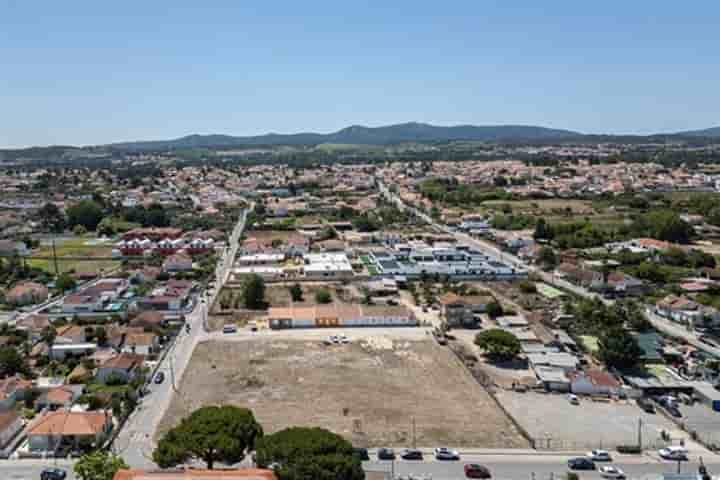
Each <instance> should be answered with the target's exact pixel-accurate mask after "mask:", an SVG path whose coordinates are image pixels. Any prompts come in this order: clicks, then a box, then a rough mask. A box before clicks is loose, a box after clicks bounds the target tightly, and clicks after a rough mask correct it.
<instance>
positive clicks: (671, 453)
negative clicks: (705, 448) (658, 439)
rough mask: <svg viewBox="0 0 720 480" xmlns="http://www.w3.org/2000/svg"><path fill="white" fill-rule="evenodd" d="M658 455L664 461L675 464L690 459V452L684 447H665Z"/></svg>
mask: <svg viewBox="0 0 720 480" xmlns="http://www.w3.org/2000/svg"><path fill="white" fill-rule="evenodd" d="M658 455H660V458H662V459H664V460H673V461H675V462H677V461H680V460H687V459H688V451H687V450H686V449H685V448H684V447H665V448H661V449H660V450H658Z"/></svg>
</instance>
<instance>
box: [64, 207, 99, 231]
mask: <svg viewBox="0 0 720 480" xmlns="http://www.w3.org/2000/svg"><path fill="white" fill-rule="evenodd" d="M67 217H68V225H69V226H70V227H74V226H75V225H82V226H83V227H85V228H86V229H87V230H95V228H97V226H98V224H99V223H100V221H101V220H102V219H103V210H102V207H100V205H98V204H97V203H96V202H93V201H92V200H83V201H81V202H79V203H76V204H75V205H73V206H71V207H70V208H68V209H67Z"/></svg>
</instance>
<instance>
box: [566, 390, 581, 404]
mask: <svg viewBox="0 0 720 480" xmlns="http://www.w3.org/2000/svg"><path fill="white" fill-rule="evenodd" d="M567 399H568V402H570V405H580V399H579V398H578V397H577V395H575V394H573V393H568V395H567Z"/></svg>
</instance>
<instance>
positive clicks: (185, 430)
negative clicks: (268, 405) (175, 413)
mask: <svg viewBox="0 0 720 480" xmlns="http://www.w3.org/2000/svg"><path fill="white" fill-rule="evenodd" d="M253 450H254V451H255V462H256V463H257V465H258V466H259V467H262V468H268V467H270V466H273V468H274V470H275V474H276V475H277V477H278V478H279V479H280V480H290V479H292V480H300V479H308V480H310V479H312V480H361V479H363V478H364V473H363V470H362V465H361V461H360V458H359V457H357V456H355V455H354V454H353V448H352V445H351V444H350V442H348V441H347V440H345V439H344V438H343V437H341V436H339V435H337V434H334V433H332V432H329V431H327V430H324V429H322V428H300V427H293V428H287V429H285V430H281V431H279V432H277V433H274V434H272V435H265V434H264V431H263V428H262V426H261V425H260V424H259V423H258V422H257V420H256V419H255V416H254V414H253V412H252V411H251V410H248V409H246V408H240V407H236V406H231V405H223V406H210V407H202V408H200V409H198V410H196V411H194V412H192V413H191V414H190V416H188V417H186V418H185V419H183V420H182V421H181V422H180V424H179V425H178V426H177V427H175V428H173V429H171V430H170V431H168V432H167V433H166V434H165V435H164V436H163V437H162V438H161V439H160V441H159V443H158V446H157V448H156V449H155V451H154V452H153V460H154V461H155V463H157V464H158V465H159V466H161V467H163V468H169V467H174V466H176V465H178V464H181V463H186V462H188V461H190V460H193V459H197V460H201V461H203V462H204V463H205V465H206V466H207V468H208V469H213V468H214V467H215V465H216V464H217V463H219V462H222V463H225V464H235V463H238V462H241V461H242V460H243V459H244V458H245V456H246V455H247V454H248V453H249V452H251V451H253Z"/></svg>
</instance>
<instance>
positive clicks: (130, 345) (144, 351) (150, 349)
mask: <svg viewBox="0 0 720 480" xmlns="http://www.w3.org/2000/svg"><path fill="white" fill-rule="evenodd" d="M159 346H160V339H159V337H158V336H157V335H156V334H154V333H151V332H142V333H128V334H127V335H125V343H124V344H123V348H122V351H123V352H129V353H139V354H141V355H152V354H153V353H155V351H156V350H157V349H158V347H159Z"/></svg>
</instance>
